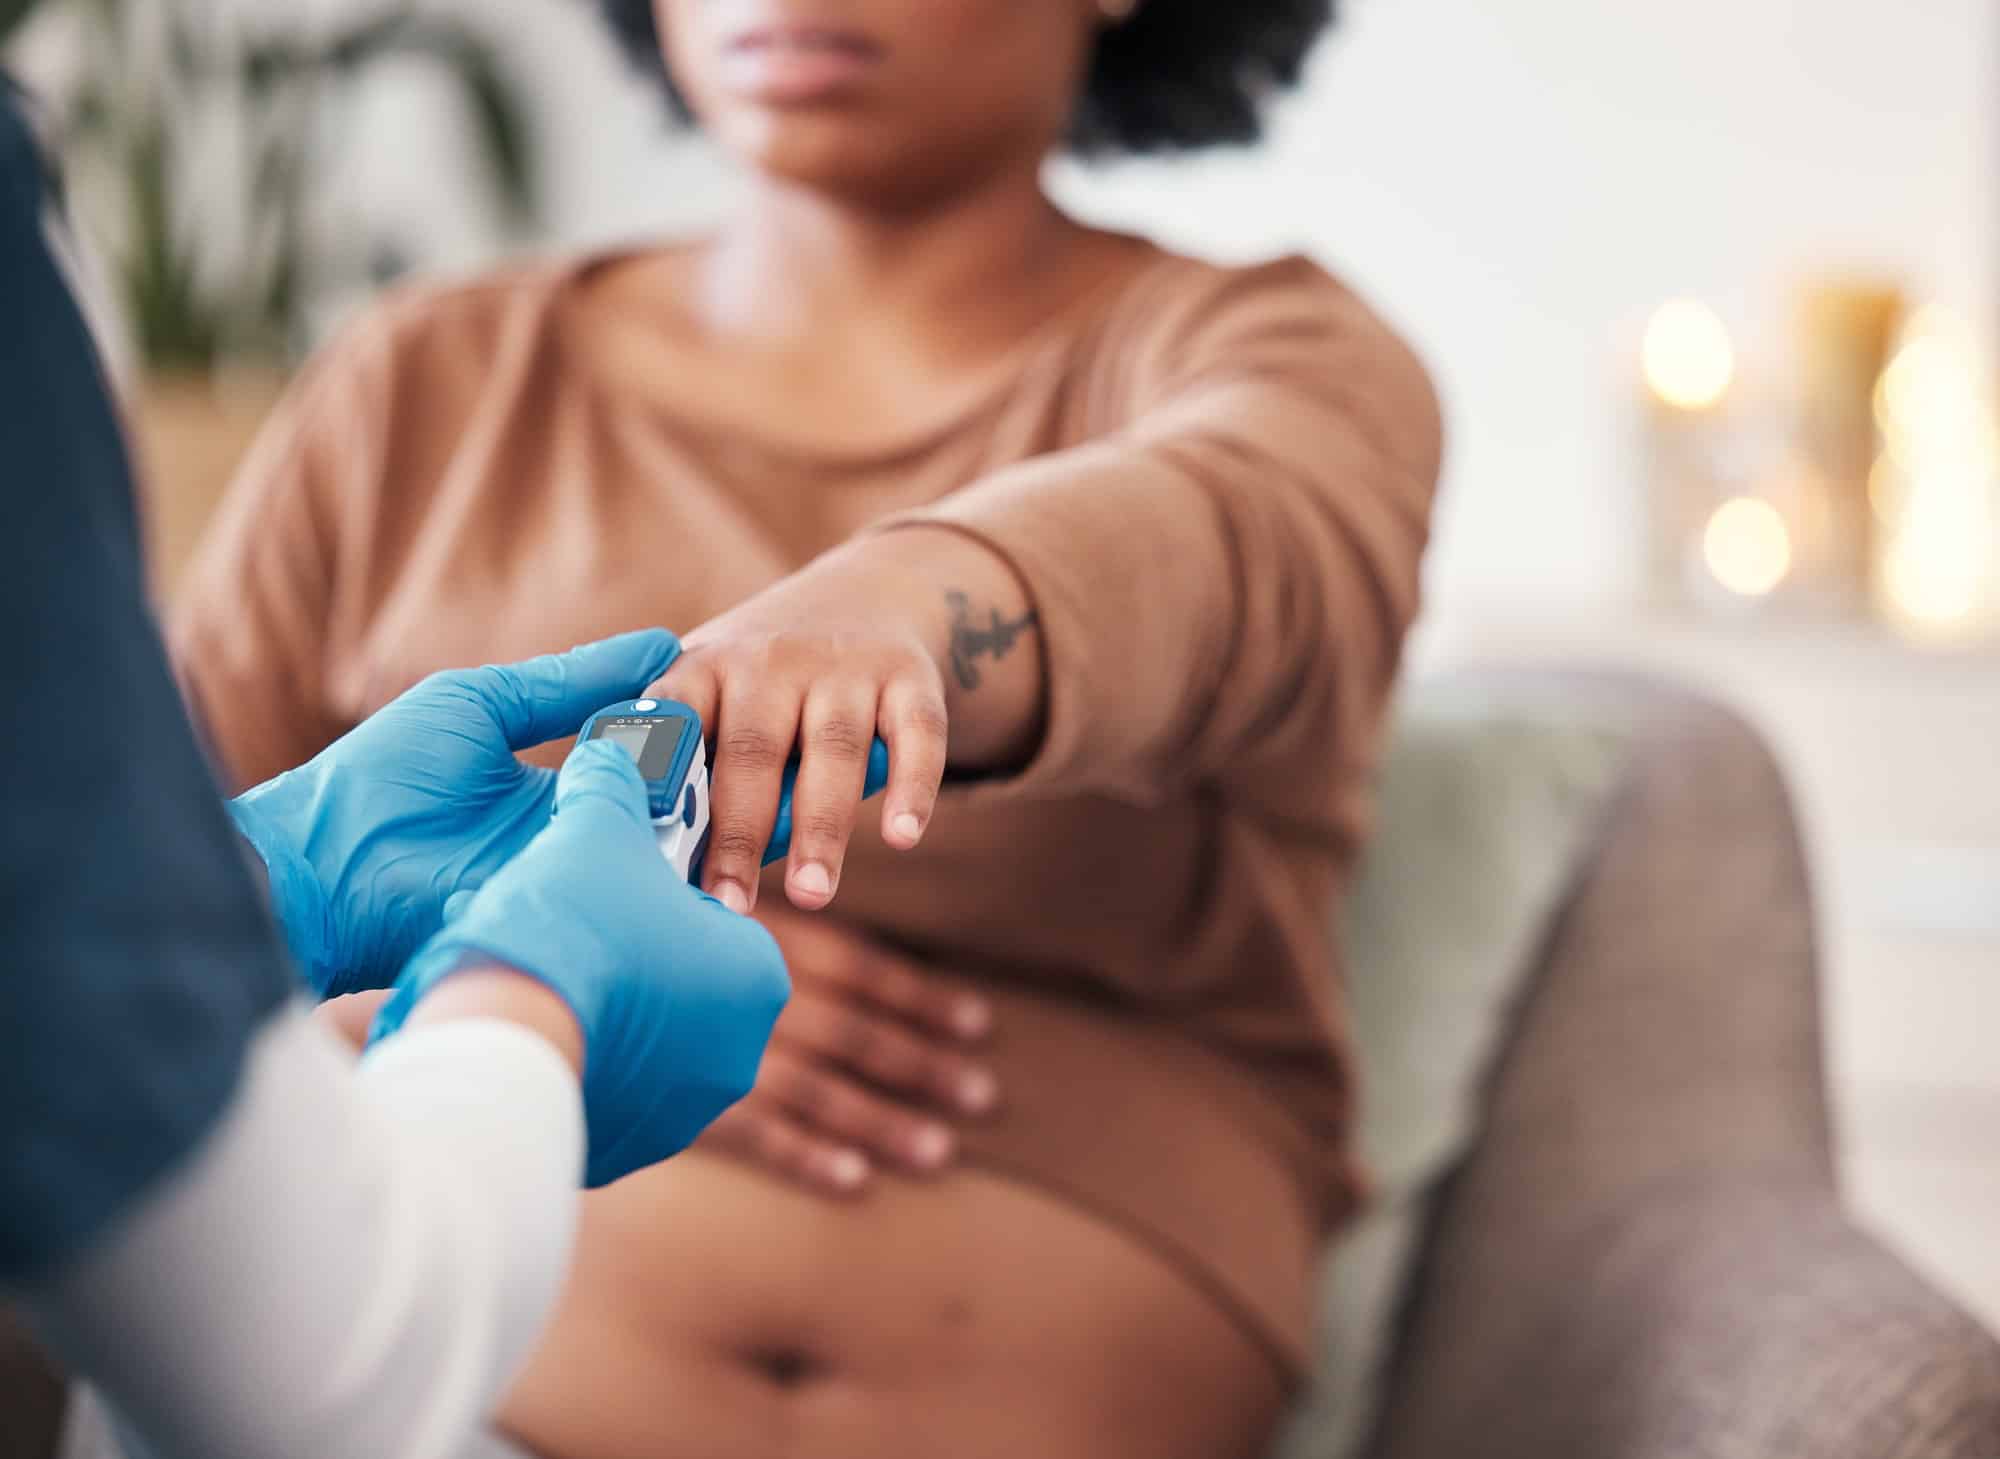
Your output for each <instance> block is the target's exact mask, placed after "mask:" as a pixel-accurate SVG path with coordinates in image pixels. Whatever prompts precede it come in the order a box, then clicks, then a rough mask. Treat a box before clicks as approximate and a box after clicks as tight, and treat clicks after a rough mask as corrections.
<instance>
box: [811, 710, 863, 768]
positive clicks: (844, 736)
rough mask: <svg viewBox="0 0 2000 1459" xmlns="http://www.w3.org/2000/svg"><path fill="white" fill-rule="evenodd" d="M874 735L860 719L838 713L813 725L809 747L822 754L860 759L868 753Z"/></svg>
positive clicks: (846, 758) (847, 758) (845, 758)
mask: <svg viewBox="0 0 2000 1459" xmlns="http://www.w3.org/2000/svg"><path fill="white" fill-rule="evenodd" d="M873 737H874V736H873V735H872V733H871V732H870V731H869V730H868V729H866V728H864V727H863V726H862V724H861V723H860V722H859V721H858V720H853V719H849V718H848V717H847V716H845V715H837V716H835V717H833V718H830V719H825V720H821V721H820V722H819V723H818V724H816V725H814V726H813V729H812V733H811V736H810V737H809V740H808V748H810V749H811V750H812V751H813V752H814V753H816V754H820V755H831V756H834V757H837V758H839V759H843V760H858V759H860V758H861V757H862V756H863V755H865V754H867V753H868V743H869V741H870V740H871V739H872V738H873Z"/></svg>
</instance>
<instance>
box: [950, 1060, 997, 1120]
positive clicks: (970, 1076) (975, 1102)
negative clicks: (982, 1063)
mask: <svg viewBox="0 0 2000 1459" xmlns="http://www.w3.org/2000/svg"><path fill="white" fill-rule="evenodd" d="M999 1095H1000V1085H999V1083H998V1081H996V1080H995V1079H994V1077H993V1076H992V1075H991V1074H989V1073H987V1072H986V1071H985V1070H984V1069H974V1070H971V1071H970V1072H968V1073H966V1074H962V1075H960V1076H959V1080H958V1102H959V1103H960V1104H962V1105H964V1106H965V1107H966V1108H967V1109H969V1110H971V1111H972V1112H973V1113H974V1114H984V1113H985V1112H986V1111H987V1110H989V1109H991V1108H992V1107H993V1101H994V1100H995V1099H997V1098H998V1097H999Z"/></svg>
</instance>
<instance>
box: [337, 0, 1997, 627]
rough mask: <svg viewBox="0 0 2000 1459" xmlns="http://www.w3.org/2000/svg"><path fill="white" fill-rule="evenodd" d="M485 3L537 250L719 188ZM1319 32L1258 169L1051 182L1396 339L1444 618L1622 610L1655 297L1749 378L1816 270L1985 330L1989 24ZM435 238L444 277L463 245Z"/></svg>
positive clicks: (1617, 15)
mask: <svg viewBox="0 0 2000 1459" xmlns="http://www.w3.org/2000/svg"><path fill="white" fill-rule="evenodd" d="M485 8H486V10H487V13H489V14H491V13H494V12H498V13H500V14H501V15H503V16H505V17H507V18H508V20H509V23H510V24H511V25H512V26H513V28H514V31H515V34H516V36H517V38H518V41H519V51H520V56H521V60H522V63H523V65H524V67H526V68H528V69H529V70H530V72H531V73H532V74H533V75H535V76H536V77H537V78H538V80H537V85H538V86H539V87H540V88H541V89H542V91H543V94H544V97H545V102H546V106H545V111H546V113H547V126H548V141H549V145H550V149H551V160H552V162H553V164H554V181H555V183H556V190H557V204H558V211H559V216H560V218H561V233H562V236H563V237H564V238H565V239H566V240H572V241H588V240H597V239H603V238H606V237H611V236H617V235H622V234H628V233H631V232H635V231H642V230H644V229H646V228H649V227H656V226H663V225H678V224H681V223H685V222H688V221H692V220H698V219H700V218H701V217H704V216H706V215H707V214H709V213H710V212H712V211H713V209H714V208H715V206H716V205H717V202H718V199H720V198H721V197H723V196H724V195H725V194H726V191H727V183H726V178H725V177H724V175H723V174H722V173H721V172H720V170H719V169H718V168H717V167H716V166H715V165H714V163H713V162H712V160H710V159H706V158H705V157H703V156H702V155H701V153H700V150H699V149H698V148H696V147H691V146H689V145H688V144H686V143H685V142H674V141H671V140H668V139H666V138H664V137H663V136H662V134H661V133H660V131H659V128H658V123H657V119H656V118H657V112H656V110H655V108H654V107H653V105H652V103H651V101H650V98H648V97H646V96H644V95H642V94H640V93H639V92H638V91H637V90H636V89H635V88H634V87H632V86H631V85H630V84H629V83H628V82H627V81H626V79H625V78H623V77H622V76H621V74H620V68H619V66H618V65H617V63H615V62H614V61H613V60H612V59H611V57H610V52H609V49H608V47H607V46H606V45H605V44H604V43H603V42H602V39H601V38H600V37H599V36H597V35H596V34H595V33H594V27H593V25H592V24H591V22H590V21H589V20H588V19H587V18H586V15H585V13H584V12H585V11H587V8H588V7H587V6H582V5H556V6H553V7H551V6H550V5H548V3H547V0H488V3H487V5H486V7H485ZM1348 10H1349V16H1348V19H1347V22H1346V23H1345V24H1344V25H1343V27H1342V28H1341V30H1340V32H1339V33H1338V35H1337V36H1336V38H1335V39H1334V40H1333V41H1332V42H1331V43H1330V44H1329V45H1328V46H1327V47H1326V48H1325V49H1324V50H1323V51H1322V52H1321V54H1320V55H1319V56H1318V58H1317V62H1316V64H1315V66H1314V68H1313V73H1312V78H1311V84H1310V86H1309V88H1308V90H1307V93H1306V94H1305V95H1304V96H1303V97H1302V98H1300V99H1299V100H1298V101H1296V102H1294V103H1293V104H1292V105H1290V106H1288V107H1287V108H1286V109H1285V110H1284V111H1283V112H1282V114H1281V115H1280V117H1279V120H1278V125H1277V128H1276V130H1275V134H1274V136H1273V139H1272V142H1271V144H1270V145H1269V146H1268V147H1266V148H1264V149H1262V150H1260V151H1259V152H1257V153H1254V154H1249V155H1245V154H1237V155H1231V156H1221V157H1216V158H1212V159H1204V160H1202V161H1199V162H1196V163H1192V164H1188V163H1183V164H1177V165H1173V166H1160V165H1151V164H1149V165H1145V166H1137V165H1133V166H1126V167H1123V168H1119V169H1114V170H1110V171H1105V172H1096V173H1084V172H1079V171H1077V170H1074V169H1065V170H1063V171H1062V172H1061V173H1060V174H1059V178H1058V186H1059V189H1060V191H1061V194H1062V195H1063V196H1064V197H1065V198H1066V199H1068V200H1069V201H1071V202H1072V203H1073V204H1074V205H1075V206H1076V207H1078V208H1080V209H1081V210H1083V211H1084V212H1086V213H1089V214H1091V215H1093V216H1097V217H1101V218H1105V219H1109V220H1115V221H1118V222H1120V223H1123V224H1127V225H1134V224H1136V225H1139V226H1143V227H1146V228H1150V229H1152V230H1154V231H1156V232H1158V233H1159V234H1160V235H1161V236H1163V237H1165V238H1167V239H1168V240H1170V241H1173V242H1176V243H1178V244H1181V245H1184V246H1186V247H1189V248H1193V249H1197V250H1201V251H1204V252H1210V253H1214V254H1217V255H1221V256H1228V257H1242V256H1250V255H1256V254H1261V253H1265V252H1269V251H1271V250H1275V249H1290V248H1302V249H1305V250H1307V251H1310V252H1312V253H1314V254H1316V255H1318V256H1320V257H1321V258H1323V259H1324V260H1326V261H1327V262H1329V263H1331V264H1333V265H1334V266H1336V267H1337V268H1339V269H1341V270H1343V271H1344V272H1346V273H1348V274H1349V275H1350V276H1351V277H1352V278H1353V279H1354V280H1355V281H1357V282H1358V283H1360V284H1361V285H1362V286H1363V287H1364V288H1365V289H1366V290H1368V291H1369V292H1371V293H1372V294H1373V295H1374V296H1375V297H1376V298H1377V299H1378V300H1379V301H1380V302H1381V303H1382V304H1383V306H1384V307H1385V308H1386V309H1387V310H1388V312H1389V313H1390V314H1391V315H1392V316H1393V317H1394V318H1396V319H1397V320H1398V321H1399V322H1400V323H1401V324H1402V325H1403V326H1404V327H1405V328H1406V329H1408V330H1409V332H1410V333H1411V334H1412V335H1413V336H1414V337H1415V338H1416V340H1417V341H1418V342H1419V344H1420V345H1421V347H1422V348H1423V349H1424V351H1425V352H1426V354H1427V355H1428V357H1429V358H1430V360H1431V362H1432V364H1433V366H1434V368H1435V369H1436V371H1437V374H1438V376H1439V379H1440V381H1441V384H1442V386H1443V388H1444V391H1445V394H1446V396H1447V399H1448V404H1449V408H1450V413H1451V421H1452V430H1453V449H1452V455H1451V462H1450V467H1449V479H1448V482H1447V497H1446V505H1445V508H1444V511H1443V516H1442V520H1441V524H1440V537H1439V541H1438V546H1437V550H1436V552H1435V554H1434V557H1433V560H1432V568H1433V588H1434V591H1435V592H1436V594H1437V595H1438V597H1439V598H1440V599H1441V600H1443V601H1444V602H1445V603H1447V604H1449V603H1452V602H1459V603H1468V602H1471V603H1476V602H1479V601H1483V600H1484V599H1486V598H1488V597H1490V596H1493V595H1495V594H1502V593H1504V594H1507V595H1509V596H1512V597H1515V598H1519V597H1522V596H1524V595H1533V596H1537V597H1547V598H1553V599H1556V600H1601V599H1604V598H1607V597H1616V596H1618V595H1620V594H1622V593H1625V592H1628V591H1630V590H1631V586H1632V584H1633V583H1634V581H1635V579H1636V577H1637V568H1636V562H1637V525H1636V524H1637V520H1638V505H1637V489H1636V483H1635V481H1634V479H1633V474H1632V472H1631V471H1630V470H1629V469H1628V465H1627V461H1626V450H1625V435H1624V433H1625V430H1626V419H1625V410H1626V406H1627V403H1628V402H1629V399H1630V379H1629V377H1630V365H1629V360H1630V356H1631V354H1632V350H1633V340H1634V336H1635V334H1636V332H1637V329H1638V328H1639V326H1640V325H1641V323H1642V322H1643V320H1644V318H1645V316H1646V315H1647V313H1648V312H1649V311H1650V309H1651V308H1652V306H1653V305H1655V304H1656V303H1658V302H1659V301H1660V300H1661V299H1663V298H1665V297H1668V296H1671V295H1675V294H1680V293H1694V294H1698V295H1701V296H1703V297H1705V298H1707V299H1709V300H1710V301H1711V302H1713V303H1714V304H1715V305H1716V307H1717V308H1718V309H1719V310H1721V312H1722V313H1723V315H1724V317H1725V318H1726V319H1728V320H1729V321H1730V322H1731V324H1732V325H1733V326H1734V327H1736V328H1737V330H1738V332H1739V334H1740V336H1741V337H1742V338H1743V339H1744V341H1745V343H1746V344H1747V346H1748V351H1749V354H1750V356H1751V357H1752V360H1753V361H1754V360H1756V359H1758V358H1766V359H1770V360H1771V361H1772V365H1773V368H1777V367H1779V366H1780V363H1781V362H1780V361H1779V360H1778V359H1777V354H1776V352H1777V351H1779V350H1780V349H1781V348H1782V345H1783V342H1784V336H1785V329H1786V318H1787V314H1788V311H1789V308H1790V303H1789V300H1790V294H1791V291H1792V289H1793V287H1794V286H1795V284H1796V283H1797V282H1798V281H1799V280H1800V279H1801V278H1803V277H1805V276H1807V275H1809V274H1813V273H1816V272H1819V271H1823V270H1829V269H1830V270H1834V271H1845V270H1854V269H1862V270H1871V271H1872V270H1886V271H1888V272H1890V273H1891V274H1893V275H1896V276H1899V277H1901V278H1903V279H1905V280H1907V281H1908V283H1909V284H1910V286H1911V287H1912V288H1913V289H1914V290H1916V291H1917V292H1918V293H1919V294H1920V295H1922V296H1925V297H1938V298H1942V299H1944V300H1947V301H1949V302H1951V303H1952V304H1954V305H1955V306H1957V307H1960V308H1964V309H1968V310H1973V311H1977V313H1978V314H1979V316H1980V318H1982V319H1983V320H1984V321H1985V322H1987V323H1988V324H1989V325H1996V326H2000V290H1996V266H1995V264H1996V261H1995V253H1996V248H2000V237H1996V228H1995V223H1996V217H1997V216H2000V200H1996V194H1995V189H1994V180H1995V178H1996V175H2000V146H1996V142H2000V62H1996V53H2000V6H1996V5H1995V4H1994V3H1993V0H1673V3H1669V4H1660V3H1652V4H1642V3H1639V0H1350V3H1349V6H1348ZM396 130H397V133H398V136H399V138H400V139H401V140H400V141H399V143H398V146H397V147H394V148H388V149H383V150H382V151H380V152H378V153H376V154H375V160H374V162H373V163H372V164H371V171H372V172H374V173H375V174H376V175H377V176H378V177H380V178H381V179H382V180H383V183H384V185H385V186H390V187H396V186H400V187H401V188H403V189H404V190H406V191H407V192H409V194H410V196H411V200H412V202H413V203H415V202H417V201H420V199H421V195H422V193H423V191H424V187H425V184H424V180H423V174H424V172H426V171H428V170H429V169H427V168H424V167H421V166H413V165H412V160H411V159H412V154H411V151H410V138H411V132H410V130H409V129H408V128H407V127H399V128H397V129H396ZM397 177H400V178H402V179H403V181H401V182H400V183H397V182H395V181H394V179H395V178H397ZM432 242H433V243H434V244H435V245H437V246H438V248H439V251H440V254H441V256H442V257H444V258H446V259H447V260H448V261H452V262H461V261H463V260H464V259H465V258H469V257H470V256H471V255H472V254H474V253H475V252H476V251H477V248H478V246H479V245H478V242H477V239H476V237H475V236H474V235H473V234H471V233H465V234H464V235H463V236H462V237H460V238H459V239H458V241H457V242H456V243H454V242H453V241H452V238H451V230H449V229H442V230H435V231H434V233H433V236H432ZM1989 334H1990V335H1991V334H2000V329H1995V330H1993V331H1989Z"/></svg>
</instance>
